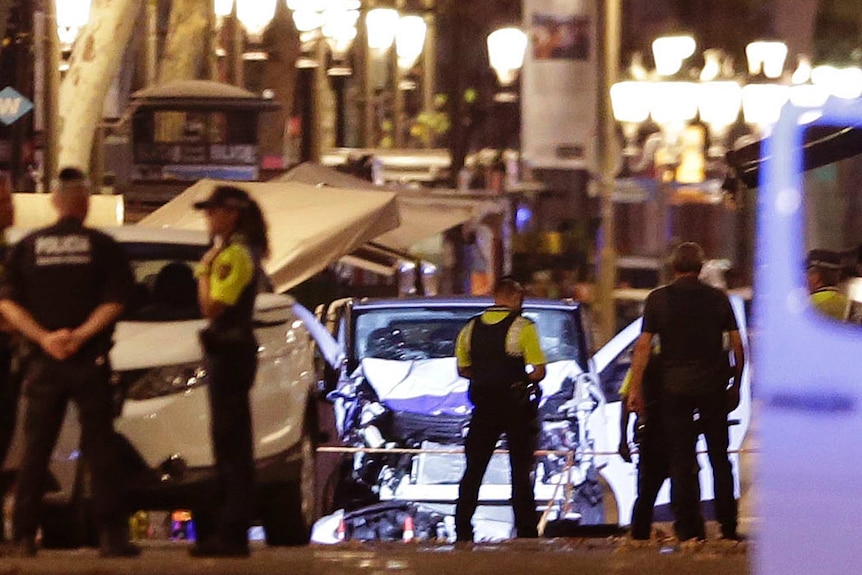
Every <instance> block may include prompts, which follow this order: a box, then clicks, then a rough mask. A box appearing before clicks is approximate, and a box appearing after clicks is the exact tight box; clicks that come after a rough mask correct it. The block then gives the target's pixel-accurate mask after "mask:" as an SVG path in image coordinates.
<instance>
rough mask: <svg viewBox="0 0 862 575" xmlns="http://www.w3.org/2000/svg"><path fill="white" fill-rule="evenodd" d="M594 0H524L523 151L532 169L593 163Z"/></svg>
mask: <svg viewBox="0 0 862 575" xmlns="http://www.w3.org/2000/svg"><path fill="white" fill-rule="evenodd" d="M597 20H598V14H597V11H596V0H574V1H572V0H524V29H525V30H526V31H527V33H528V34H529V36H530V43H529V46H528V48H527V53H526V55H525V57H524V68H523V71H522V77H521V106H522V109H521V118H522V127H521V130H522V133H521V140H522V153H523V158H524V160H525V161H526V162H527V163H528V164H529V165H530V166H531V167H533V168H556V169H573V170H579V169H588V170H594V169H595V168H596V159H595V145H594V140H595V136H596V130H597V124H596V122H597V118H596V106H597V102H596V98H597V68H596V66H597V65H598V57H597V56H598V50H597V48H598V46H597V43H596V39H597Z"/></svg>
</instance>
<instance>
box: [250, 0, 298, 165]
mask: <svg viewBox="0 0 862 575" xmlns="http://www.w3.org/2000/svg"><path fill="white" fill-rule="evenodd" d="M263 47H264V49H265V50H266V51H267V53H268V54H269V59H268V60H267V62H266V70H265V72H264V81H265V85H264V88H268V89H270V90H272V91H273V99H274V100H275V101H276V102H278V103H279V104H281V108H279V109H278V110H277V111H275V112H267V113H265V114H262V115H261V119H260V124H259V125H260V129H259V131H258V133H259V137H260V153H261V155H262V156H280V157H282V158H285V157H286V156H287V155H288V154H287V152H286V150H285V130H286V124H287V121H288V119H289V118H290V115H291V113H292V111H293V98H294V93H295V87H296V81H297V71H296V58H297V57H298V56H299V35H298V34H297V32H296V28H295V27H294V25H293V21H292V20H291V16H290V11H289V10H288V9H287V5H286V4H285V3H283V2H279V3H278V8H277V9H276V13H275V18H273V20H272V23H271V24H270V25H269V27H268V28H267V30H266V34H265V35H264V39H263Z"/></svg>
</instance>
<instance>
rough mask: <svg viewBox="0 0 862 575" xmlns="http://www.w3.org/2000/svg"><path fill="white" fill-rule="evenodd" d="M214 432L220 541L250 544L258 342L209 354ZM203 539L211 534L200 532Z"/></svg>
mask: <svg viewBox="0 0 862 575" xmlns="http://www.w3.org/2000/svg"><path fill="white" fill-rule="evenodd" d="M205 359H206V367H207V376H208V378H209V402H210V417H211V422H210V433H211V435H212V444H213V451H214V455H215V463H216V474H217V499H218V501H217V508H218V510H219V511H218V513H219V517H218V519H217V525H216V527H217V529H218V533H217V535H218V537H219V538H220V539H221V540H222V542H224V543H228V544H244V543H246V542H247V541H248V528H249V527H250V526H251V519H252V513H253V509H254V446H253V444H252V427H251V407H250V404H249V398H248V394H249V390H250V389H251V386H252V384H253V383H254V377H255V373H256V372H257V343H256V342H255V341H254V340H248V341H243V342H237V343H235V344H233V345H230V346H226V347H220V349H212V348H209V349H207V350H206V358H205ZM198 535H199V536H201V537H202V538H203V539H205V538H206V536H207V535H208V534H206V533H200V532H198Z"/></svg>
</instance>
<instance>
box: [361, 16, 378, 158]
mask: <svg viewBox="0 0 862 575" xmlns="http://www.w3.org/2000/svg"><path fill="white" fill-rule="evenodd" d="M369 9H370V7H366V8H365V9H364V10H362V12H361V14H362V17H361V18H360V22H359V33H358V35H357V38H356V40H357V42H359V43H360V46H359V52H360V56H361V67H360V73H361V76H360V78H361V84H362V107H361V110H362V146H363V147H365V148H372V147H374V145H375V144H376V141H375V137H374V86H373V83H372V78H371V74H372V64H373V61H372V60H373V56H374V55H373V54H372V53H371V48H369V47H368V24H367V16H368V11H369Z"/></svg>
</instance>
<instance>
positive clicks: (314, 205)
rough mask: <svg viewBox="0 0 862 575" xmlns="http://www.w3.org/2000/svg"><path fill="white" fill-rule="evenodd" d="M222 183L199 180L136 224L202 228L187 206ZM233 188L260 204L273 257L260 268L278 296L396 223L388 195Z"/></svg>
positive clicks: (288, 185)
mask: <svg viewBox="0 0 862 575" xmlns="http://www.w3.org/2000/svg"><path fill="white" fill-rule="evenodd" d="M226 183H228V182H220V181H216V180H201V181H199V182H198V183H196V184H195V185H193V186H192V187H190V188H188V189H187V190H185V191H184V192H183V193H181V194H180V195H179V196H177V197H176V198H174V199H173V200H171V201H170V202H168V203H167V204H165V205H164V206H162V207H161V208H159V209H158V210H156V211H155V212H153V213H152V214H150V215H148V216H147V217H145V218H143V219H142V220H141V221H140V222H138V224H137V225H143V226H151V227H171V228H180V229H201V230H204V229H206V225H205V223H204V220H203V216H202V214H201V213H200V212H198V211H196V210H194V209H193V208H192V204H193V203H194V202H196V201H198V200H202V199H204V198H206V197H208V196H209V194H210V192H211V191H212V189H213V188H214V187H215V186H217V185H219V184H226ZM231 185H237V184H236V183H231ZM238 185H239V187H241V188H243V189H245V190H247V191H248V192H249V193H250V194H251V195H252V197H254V199H255V200H256V201H257V202H258V203H259V204H260V206H261V208H262V209H263V212H264V215H265V216H266V219H267V222H268V223H269V235H270V243H271V247H272V253H271V254H270V257H269V259H268V260H267V261H266V265H265V267H266V271H267V273H268V274H269V275H270V277H271V278H272V282H273V285H274V287H275V289H276V291H279V292H281V291H284V290H287V289H290V288H291V287H293V286H295V285H297V284H299V283H301V282H303V281H305V280H306V279H308V278H310V277H311V276H313V275H314V274H316V273H317V272H319V271H321V270H323V269H324V268H325V267H326V266H328V265H329V264H331V263H334V262H335V261H337V260H338V258H340V257H341V256H343V255H345V254H347V253H350V252H351V251H353V250H354V249H355V248H356V247H358V246H360V245H362V244H364V243H365V242H367V241H370V240H372V239H374V238H375V237H378V236H379V235H381V234H383V233H385V232H387V231H389V230H392V229H394V228H396V227H397V226H398V223H399V219H398V208H397V206H396V203H395V194H394V193H393V192H387V191H371V190H356V189H343V188H330V187H324V188H318V187H315V186H311V185H306V184H301V183H297V182H281V183H247V182H243V183H241V184H238Z"/></svg>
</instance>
